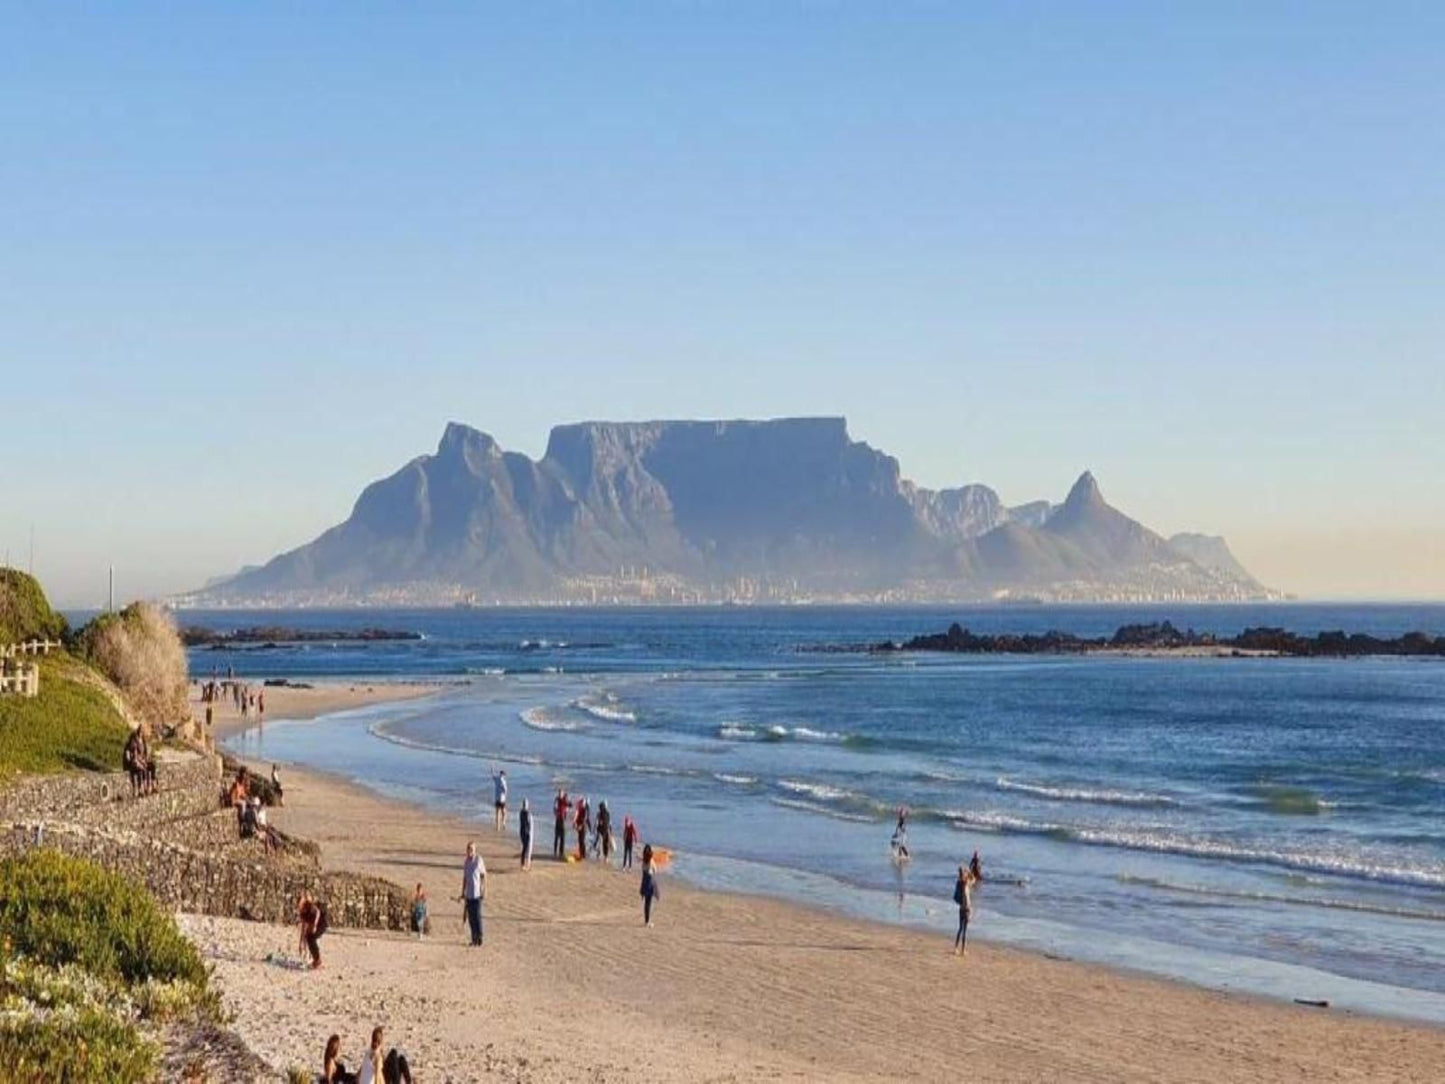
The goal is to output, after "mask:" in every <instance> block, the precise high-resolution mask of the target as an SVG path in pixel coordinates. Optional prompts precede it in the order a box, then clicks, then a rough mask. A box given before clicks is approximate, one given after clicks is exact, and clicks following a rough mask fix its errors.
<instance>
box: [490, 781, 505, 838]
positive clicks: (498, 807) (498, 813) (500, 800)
mask: <svg viewBox="0 0 1445 1084" xmlns="http://www.w3.org/2000/svg"><path fill="white" fill-rule="evenodd" d="M492 810H493V813H494V815H495V824H494V826H495V828H496V829H497V831H498V832H505V831H506V830H507V769H506V768H503V769H502V770H501V771H499V772H493V773H492Z"/></svg>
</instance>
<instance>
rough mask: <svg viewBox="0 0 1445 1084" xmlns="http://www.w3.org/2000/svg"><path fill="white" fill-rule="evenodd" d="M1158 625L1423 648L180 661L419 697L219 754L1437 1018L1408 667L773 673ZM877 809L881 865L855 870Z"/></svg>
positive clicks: (1077, 661)
mask: <svg viewBox="0 0 1445 1084" xmlns="http://www.w3.org/2000/svg"><path fill="white" fill-rule="evenodd" d="M1162 617H1169V618H1171V619H1172V620H1174V621H1175V623H1176V624H1179V625H1181V627H1182V626H1184V625H1193V626H1194V627H1196V628H1199V629H1210V630H1213V631H1216V632H1221V633H1228V632H1234V631H1238V629H1239V628H1242V627H1243V626H1245V625H1255V624H1278V625H1284V626H1286V627H1289V628H1293V629H1296V630H1297V631H1301V632H1316V631H1319V630H1320V629H1324V628H1345V629H1348V630H1350V631H1356V630H1358V631H1370V632H1375V633H1377V634H1392V635H1393V634H1398V633H1400V632H1404V631H1409V630H1411V629H1415V628H1421V629H1424V630H1425V631H1428V632H1431V633H1436V634H1438V633H1440V632H1442V631H1445V607H1438V606H1436V607H1429V606H1419V607H1383V606H1382V607H1352V608H1334V609H1331V608H1324V607H1310V606H1260V607H1234V608H1204V607H1196V608H1189V607H1176V608H1172V609H1161V608H1130V609H1119V608H1105V607H1089V608H1068V609H1048V608H1043V607H1037V608H1035V607H1029V608H1015V609H989V610H980V611H976V612H968V611H964V610H959V609H947V610H918V609H901V610H880V609H866V610H846V609H830V610H747V609H737V610H706V611H668V610H661V611H629V610H621V611H617V610H614V611H574V610H567V611H558V610H548V611H490V610H454V611H431V612H387V613H376V612H366V613H356V612H347V613H344V614H343V613H338V614H315V613H308V614H282V615H277V614H274V613H271V614H266V615H264V620H265V622H266V623H285V624H297V625H299V624H303V623H304V624H308V625H311V626H312V627H337V626H339V625H342V624H346V625H386V626H389V627H401V628H411V629H417V630H419V631H422V632H424V633H426V636H427V638H426V639H425V640H423V641H419V642H410V643H399V644H367V645H344V644H343V645H335V646H329V645H324V644H312V645H308V646H307V647H305V648H283V649H277V650H261V651H231V652H209V651H200V652H196V653H194V654H193V656H192V664H193V669H194V671H195V672H197V673H209V672H210V671H211V670H212V668H213V667H218V668H220V669H222V670H224V668H225V667H226V666H227V665H234V666H236V667H237V670H238V671H239V672H241V673H257V674H266V675H268V676H269V675H277V674H285V675H289V676H292V677H305V676H307V675H317V676H320V675H328V676H335V675H368V676H379V677H415V676H434V677H448V678H451V679H453V680H455V681H457V682H458V683H459V684H457V685H455V686H454V687H449V688H448V690H447V692H446V693H445V694H444V695H443V696H441V697H439V698H436V699H433V700H429V701H426V702H424V703H421V704H398V705H382V706H377V707H373V708H369V709H365V710H363V711H360V712H355V713H349V714H343V715H339V716H334V717H331V718H328V719H325V720H320V721H316V722H311V723H285V722H281V721H277V720H273V721H271V722H269V723H268V724H267V726H266V727H265V730H264V732H263V733H259V734H250V735H247V736H245V737H243V738H241V739H238V740H237V743H236V744H237V745H238V747H239V748H241V749H242V750H243V751H245V752H246V753H248V754H250V755H255V756H258V757H262V758H271V759H276V760H284V761H294V762H300V763H305V764H310V765H313V766H316V767H322V768H328V769H331V770H334V771H339V772H342V773H343V774H346V775H349V776H351V777H353V778H356V779H359V780H361V781H363V782H366V783H367V784H368V785H371V786H374V787H377V788H378V789H381V790H383V791H385V792H387V793H391V794H396V795H400V796H403V797H406V798H409V799H412V800H415V801H420V802H423V803H426V804H429V805H432V806H434V807H436V808H438V809H446V810H448V811H452V812H461V813H467V814H475V815H477V816H482V815H483V814H484V811H485V807H486V805H487V803H488V802H489V799H490V789H489V785H488V782H487V780H488V773H489V767H490V765H491V764H493V763H496V764H498V765H502V766H506V767H507V769H508V774H509V776H510V777H511V779H512V789H513V794H514V796H515V799H516V800H519V799H520V798H521V797H523V796H527V797H530V798H531V799H532V801H533V804H534V806H539V807H543V808H545V806H546V802H547V799H548V796H549V795H550V793H551V792H552V791H553V790H554V789H555V787H556V786H557V785H559V784H565V785H566V786H567V787H568V789H569V790H571V791H572V792H573V793H585V794H588V795H589V796H591V797H592V798H593V801H594V805H595V803H596V801H597V800H598V799H606V800H607V801H608V803H609V805H610V806H611V807H612V808H613V809H614V811H615V812H616V813H617V814H619V819H620V814H622V813H631V814H632V815H633V816H635V817H636V818H637V819H638V821H639V823H640V824H641V826H642V829H643V833H644V835H645V836H646V837H647V838H650V839H657V840H659V841H662V842H665V843H668V844H670V845H672V846H674V847H675V848H676V849H677V850H678V851H679V852H680V855H679V859H678V861H677V863H676V875H678V876H681V877H684V878H687V879H689V880H692V881H694V882H696V883H698V884H701V885H704V886H709V887H716V888H726V889H739V890H746V891H755V892H763V893H769V894H775V895H780V896H784V897H787V898H793V899H799V900H804V901H806V902H809V903H814V904H819V905H822V906H825V907H829V908H833V909H837V910H841V911H846V912H849V913H853V914H858V915H864V916H867V917H872V918H878V919H883V920H887V921H900V922H905V923H909V924H914V925H920V926H927V927H935V928H938V929H939V930H944V929H946V928H947V927H948V926H949V925H950V924H951V921H952V906H951V904H950V903H949V902H948V897H949V895H950V892H951V887H952V879H953V875H954V871H955V869H956V867H957V865H958V863H959V862H960V861H964V860H966V859H967V858H968V856H969V854H970V853H971V852H972V851H973V850H974V849H978V850H980V851H981V852H982V856H983V861H984V865H985V870H986V872H987V873H988V874H989V880H988V881H987V882H986V883H985V884H984V885H983V887H982V888H981V890H980V892H979V896H978V915H979V917H978V925H977V927H976V929H977V932H978V933H979V934H980V935H981V936H984V937H991V938H994V939H997V940H1000V941H1006V942H1010V943H1016V944H1022V945H1027V946H1029V947H1034V948H1042V949H1044V950H1046V951H1052V952H1058V953H1062V954H1066V955H1071V956H1077V957H1083V958H1088V959H1094V960H1100V961H1104V962H1110V963H1115V964H1121V965H1125V966H1130V967H1137V968H1142V969H1145V970H1152V971H1157V972H1161V973H1164V974H1169V975H1174V976H1178V977H1182V978H1186V979H1189V980H1192V981H1197V982H1202V983H1205V984H1208V985H1213V986H1224V987H1231V988H1238V989H1246V990H1252V991H1257V992H1262V993H1267V994H1271V995H1275V996H1282V997H1309V998H1328V999H1330V1000H1331V1001H1333V1002H1335V1003H1337V1004H1340V1005H1345V1006H1351V1007H1357V1008H1361V1009H1366V1010H1370V1011H1377V1012H1385V1013H1391V1014H1398V1015H1406V1016H1414V1017H1419V1018H1425V1019H1432V1020H1438V1021H1445V966H1442V965H1445V664H1442V663H1441V662H1440V661H1439V660H1408V659H1378V660H1376V659H1371V660H1356V661H1349V662H1339V661H1328V660H1302V659H1301V660H1296V659H1288V660H1286V659H1149V658H1101V657H1092V658H1037V657H1030V658H1023V657H951V656H936V655H916V656H909V657H906V658H900V657H897V656H889V657H873V656H867V655H820V654H813V653H809V652H807V651H805V650H800V649H802V648H805V647H806V646H807V645H814V644H820V643H838V642H858V643H867V642H875V641H877V640H880V639H885V638H897V637H903V636H909V635H913V634H915V633H918V632H927V631H934V630H937V629H940V628H943V627H946V625H947V623H948V622H949V621H951V620H954V619H958V620H961V621H963V623H964V624H966V625H969V626H971V627H973V628H974V629H976V630H1009V631H1018V632H1024V631H1040V632H1041V631H1046V630H1047V629H1050V628H1061V629H1064V630H1066V631H1070V632H1075V633H1078V634H1080V635H1085V634H1088V635H1095V634H1099V633H1107V632H1112V630H1113V629H1114V627H1116V626H1117V625H1119V624H1122V623H1125V622H1126V621H1136V620H1153V619H1158V618H1162ZM187 619H188V620H191V621H194V622H195V623H205V624H210V625H213V626H216V627H233V626H236V625H243V624H248V623H252V622H253V621H254V622H255V623H260V621H261V620H262V617H261V616H253V615H244V614H240V615H238V614H236V613H234V612H232V613H226V614H212V615H194V614H188V615H187ZM900 804H907V805H908V806H909V807H910V808H911V810H912V814H913V825H912V828H911V830H910V844H911V847H912V850H913V855H914V860H913V861H912V863H911V864H909V865H908V866H907V867H906V868H904V869H900V868H899V867H897V866H895V865H894V864H893V862H892V861H891V860H890V857H889V853H888V849H887V843H888V838H889V835H890V833H891V830H892V825H893V818H894V815H895V810H896V808H897V807H898V806H899V805H900ZM543 819H545V817H544V818H543ZM547 827H550V826H549V825H548V826H547Z"/></svg>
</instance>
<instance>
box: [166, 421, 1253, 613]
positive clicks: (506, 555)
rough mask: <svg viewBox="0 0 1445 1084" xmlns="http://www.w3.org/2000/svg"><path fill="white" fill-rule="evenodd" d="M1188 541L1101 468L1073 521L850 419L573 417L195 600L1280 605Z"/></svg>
mask: <svg viewBox="0 0 1445 1084" xmlns="http://www.w3.org/2000/svg"><path fill="white" fill-rule="evenodd" d="M1179 537H1180V538H1181V539H1182V540H1183V541H1181V543H1180V544H1179V545H1178V546H1176V545H1174V544H1173V543H1172V542H1171V541H1170V540H1167V539H1165V538H1163V537H1162V536H1160V535H1158V534H1155V533H1154V532H1153V531H1150V530H1149V529H1148V528H1147V527H1144V526H1143V525H1142V524H1140V523H1137V522H1136V521H1134V520H1132V519H1130V518H1129V517H1128V516H1126V515H1124V514H1123V513H1122V512H1119V511H1118V510H1117V509H1114V508H1113V507H1111V506H1110V505H1109V504H1108V503H1107V501H1105V499H1104V496H1103V493H1102V491H1101V490H1100V487H1099V484H1098V482H1097V480H1096V479H1095V478H1094V476H1093V474H1092V473H1090V472H1088V471H1085V472H1083V474H1081V475H1080V477H1079V479H1078V480H1077V481H1076V482H1075V483H1074V485H1073V487H1072V488H1071V489H1070V491H1069V494H1068V496H1067V497H1066V498H1065V500H1064V501H1063V502H1062V503H1061V504H1058V505H1053V504H1050V503H1049V502H1047V501H1034V502H1029V503H1027V504H1023V505H1018V506H1014V507H1009V506H1007V505H1005V504H1004V503H1003V501H1002V500H1001V499H1000V498H999V495H998V494H997V492H995V491H994V490H993V489H991V488H990V487H988V486H986V485H983V484H981V483H970V484H967V485H961V486H956V487H950V488H945V489H939V490H933V489H928V488H925V487H922V486H918V485H916V484H915V483H913V482H912V481H910V480H908V479H906V478H905V477H904V476H903V473H902V469H901V467H900V465H899V463H898V460H897V459H895V458H894V457H893V456H891V455H888V454H887V453H885V452H883V451H881V450H879V449H876V448H873V447H872V446H871V445H869V444H867V443H866V442H864V441H859V440H854V439H853V438H852V437H851V436H850V435H849V433H848V429H847V422H846V420H845V419H844V418H841V417H811V418H781V419H768V420H747V419H739V420H727V421H721V420H719V421H651V422H602V421H588V422H576V423H569V424H566V425H558V426H556V427H554V428H553V429H552V431H551V433H550V435H549V438H548V441H547V449H546V452H545V453H544V454H543V456H542V458H541V459H538V460H533V459H531V458H529V457H528V456H525V455H522V454H520V453H516V452H508V451H505V450H504V449H503V448H502V447H501V446H500V445H499V444H498V443H497V441H496V440H495V439H493V438H492V437H491V436H490V435H488V434H487V433H485V432H483V431H481V430H479V429H475V428H473V427H471V426H468V425H465V424H463V423H461V422H455V421H454V422H449V423H447V425H446V427H445V429H444V430H443V433H442V436H441V439H440V440H439V441H438V443H437V448H436V451H435V452H434V453H431V454H427V455H421V456H418V457H416V458H414V459H412V460H410V461H409V462H407V463H406V464H404V465H403V466H402V467H401V468H399V469H398V470H397V471H395V472H393V473H392V474H391V475H389V476H387V477H385V478H381V479H378V480H377V481H375V482H372V483H371V484H369V485H367V486H366V487H365V488H364V489H363V490H362V492H361V494H360V495H359V496H358V498H357V500H356V502H355V504H354V506H353V508H352V511H351V514H350V516H349V517H348V518H347V519H346V520H345V521H344V522H342V523H340V524H337V525H336V526H334V527H332V528H330V529H328V530H327V531H324V532H323V533H322V534H321V535H320V536H318V537H317V538H316V539H314V540H313V541H312V542H309V543H307V544H305V545H303V546H299V547H297V548H296V549H293V550H290V551H288V552H286V553H283V554H280V555H278V556H277V557H274V558H272V559H271V560H270V561H268V562H266V563H265V564H264V565H262V566H261V567H259V568H252V569H247V570H244V571H242V572H240V573H238V574H237V575H235V576H234V577H231V578H229V579H227V580H225V581H224V582H222V583H220V584H212V585H209V586H208V587H207V588H206V589H205V590H204V591H203V592H198V593H196V595H194V596H188V598H187V601H197V600H202V601H218V602H235V601H238V600H248V601H251V602H257V603H262V604H267V603H282V604H297V603H303V602H304V603H306V604H316V603H321V602H332V603H342V602H400V601H421V600H425V601H428V602H445V601H471V600H485V601H489V602H493V601H495V602H507V601H512V602H570V601H581V602H587V601H662V602H668V601H672V602H706V601H729V600H731V601H749V600H775V601H823V600H837V601H935V600H937V601H950V600H971V599H972V600H985V599H998V598H1017V597H1028V598H1033V597H1037V598H1040V599H1067V600H1075V599H1077V600H1083V599H1091V598H1098V599H1121V600H1122V599H1134V600H1143V599H1148V598H1160V599H1174V600H1184V599H1200V600H1205V599H1208V600H1226V599H1228V600H1235V599H1244V598H1250V597H1264V596H1266V595H1267V594H1268V592H1267V591H1266V590H1265V589H1264V588H1262V587H1261V586H1260V585H1259V584H1258V582H1257V581H1255V580H1254V579H1253V578H1252V577H1250V576H1249V574H1248V573H1247V572H1245V571H1244V569H1243V568H1242V566H1239V565H1238V562H1237V561H1236V560H1235V559H1234V557H1233V555H1232V554H1230V553H1229V551H1228V547H1227V545H1226V544H1225V543H1224V541H1223V540H1222V539H1213V540H1210V541H1208V542H1201V541H1199V540H1200V539H1207V538H1208V536H1196V535H1186V536H1179ZM1191 554H1192V555H1191Z"/></svg>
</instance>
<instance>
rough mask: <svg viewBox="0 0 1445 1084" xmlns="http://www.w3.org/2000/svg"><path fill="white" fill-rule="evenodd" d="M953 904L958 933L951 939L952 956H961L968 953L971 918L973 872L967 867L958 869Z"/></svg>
mask: <svg viewBox="0 0 1445 1084" xmlns="http://www.w3.org/2000/svg"><path fill="white" fill-rule="evenodd" d="M953 902H954V903H956V904H958V933H957V934H955V935H954V938H953V954H954V955H955V956H962V955H964V953H966V952H967V951H968V923H969V920H970V919H971V918H973V871H972V870H971V869H969V868H968V867H967V866H959V867H958V881H957V883H955V884H954V886H953Z"/></svg>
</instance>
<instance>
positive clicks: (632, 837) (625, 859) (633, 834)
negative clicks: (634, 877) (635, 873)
mask: <svg viewBox="0 0 1445 1084" xmlns="http://www.w3.org/2000/svg"><path fill="white" fill-rule="evenodd" d="M635 846H637V822H636V821H634V820H633V819H632V818H631V817H623V818H622V868H623V869H631V868H632V848H633V847H635Z"/></svg>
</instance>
